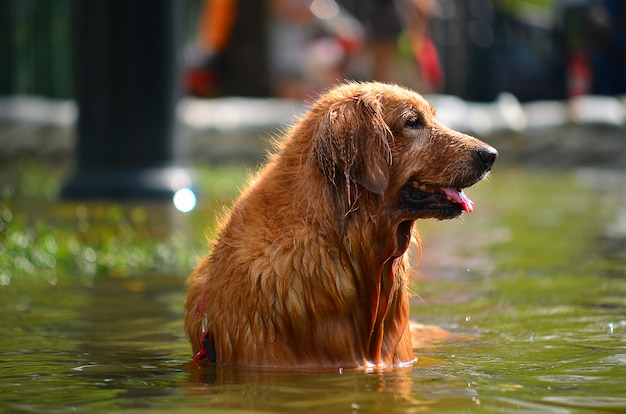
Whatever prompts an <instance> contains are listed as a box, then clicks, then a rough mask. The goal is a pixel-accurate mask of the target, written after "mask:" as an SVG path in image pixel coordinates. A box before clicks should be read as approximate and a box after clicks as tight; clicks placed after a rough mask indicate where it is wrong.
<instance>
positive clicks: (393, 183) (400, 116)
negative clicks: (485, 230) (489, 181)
mask: <svg viewBox="0 0 626 414" xmlns="http://www.w3.org/2000/svg"><path fill="white" fill-rule="evenodd" d="M312 112H313V113H314V114H315V115H314V116H313V118H314V119H315V120H316V122H317V125H316V126H315V132H314V134H313V148H314V150H313V158H314V160H313V161H314V162H315V163H316V164H317V165H318V167H319V168H320V170H321V171H322V173H323V175H324V176H325V177H326V179H327V180H328V182H329V183H330V185H331V188H332V192H333V203H334V207H335V210H336V214H337V216H338V217H341V216H342V215H343V216H345V215H346V214H347V213H348V212H349V211H351V210H353V209H355V208H358V207H359V206H358V199H359V198H362V197H369V198H370V199H372V198H373V199H375V200H376V203H377V204H378V205H379V206H381V208H382V207H384V208H386V209H387V210H386V211H387V212H389V211H390V210H393V212H394V213H395V214H397V215H399V216H398V219H399V220H401V221H404V220H415V219H419V218H437V219H449V218H453V217H456V216H458V215H460V214H461V213H462V212H463V211H465V212H468V213H469V212H471V211H472V209H473V203H472V201H471V200H470V199H469V198H468V197H467V196H466V195H465V192H464V191H463V189H464V188H466V187H469V186H471V185H473V184H475V183H477V182H478V181H480V180H481V179H482V178H483V177H485V175H487V173H488V172H489V171H490V170H491V167H492V165H493V163H494V161H495V159H496V156H497V154H498V153H497V151H496V150H495V149H494V148H492V147H490V146H489V145H487V144H485V143H483V142H481V141H479V140H478V139H476V138H473V137H470V136H468V135H465V134H462V133H459V132H456V131H453V130H451V129H448V128H446V127H444V126H443V125H442V124H441V123H439V121H438V120H437V119H436V117H435V111H434V109H433V107H432V106H431V105H430V104H429V103H428V102H427V101H426V100H425V99H424V98H423V97H422V96H420V95H419V94H417V93H415V92H412V91H409V90H407V89H404V88H401V87H399V86H394V85H386V84H381V83H351V84H347V85H342V86H339V87H337V88H335V89H332V90H331V91H329V92H328V93H326V94H325V95H322V96H321V97H320V99H319V100H318V101H317V103H316V104H315V106H314V107H313V108H312ZM369 214H371V212H370V213H369Z"/></svg>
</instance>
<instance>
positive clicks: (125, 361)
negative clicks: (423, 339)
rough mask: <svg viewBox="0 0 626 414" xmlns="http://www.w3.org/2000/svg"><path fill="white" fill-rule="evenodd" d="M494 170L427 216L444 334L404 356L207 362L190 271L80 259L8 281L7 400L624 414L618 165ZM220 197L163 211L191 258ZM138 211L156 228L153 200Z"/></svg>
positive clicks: (104, 407) (226, 408)
mask: <svg viewBox="0 0 626 414" xmlns="http://www.w3.org/2000/svg"><path fill="white" fill-rule="evenodd" d="M499 167H500V168H496V171H494V174H493V177H492V179H491V180H490V182H487V183H483V184H480V185H479V186H477V187H476V188H475V189H470V190H469V191H468V194H469V195H470V197H471V198H472V199H473V200H474V201H475V202H476V210H475V212H474V213H472V214H471V215H469V216H466V217H465V218H464V219H463V220H454V221H449V222H434V221H428V222H422V223H421V225H420V230H421V234H422V238H423V259H422V265H421V266H420V269H419V274H418V275H417V276H416V277H415V280H414V282H413V289H414V290H415V292H416V297H415V300H414V306H413V308H412V318H413V319H414V320H416V321H419V322H422V323H427V324H433V325H437V326H440V327H442V328H445V329H447V330H448V331H450V332H451V333H452V335H451V336H449V337H447V338H444V339H441V340H437V341H433V342H430V343H426V344H422V345H421V346H420V347H419V348H418V349H417V353H418V356H419V361H418V362H417V363H416V364H415V366H414V367H412V368H409V369H396V370H385V371H383V372H348V371H345V372H339V371H337V372H325V373H311V372H285V371H271V370H250V369H241V368H233V367H230V368H223V367H221V368H208V369H200V368H198V367H196V366H195V365H193V364H192V363H190V362H189V359H190V349H189V346H188V344H187V342H186V340H185V337H184V334H183V326H182V311H181V309H182V303H183V299H184V292H183V290H184V278H185V276H186V275H184V274H177V273H176V272H168V271H167V270H166V271H153V270H150V269H151V268H148V270H145V269H143V268H141V269H140V270H137V271H133V268H132V267H131V268H130V270H129V271H127V272H122V273H116V272H104V273H101V272H100V270H98V269H99V267H95V273H94V274H91V276H89V277H85V274H83V273H82V272H93V271H94V270H93V269H94V268H83V267H81V266H76V267H75V268H72V267H70V270H69V271H68V272H69V273H72V274H68V275H54V276H55V277H53V278H50V277H45V278H43V277H42V278H39V277H36V275H35V276H30V277H22V278H15V277H14V278H12V279H11V280H10V281H7V283H3V284H4V285H5V286H0V317H1V318H2V321H3V323H2V324H1V326H0V412H11V413H32V412H46V413H50V412H52V413H65V412H143V411H144V410H146V411H147V410H150V412H183V413H184V412H206V411H212V412H231V413H235V412H237V413H239V412H298V413H300V412H312V413H317V412H320V413H322V412H323V413H327V412H348V413H370V412H385V413H413V412H422V411H433V412H438V413H439V412H504V413H510V412H516V413H517V412H554V413H570V412H576V413H586V412H623V411H626V207H624V206H625V205H626V203H625V201H626V182H625V181H624V180H623V178H622V174H621V173H619V172H602V171H598V170H575V171H570V172H558V171H541V170H534V171H531V170H525V169H513V168H510V169H507V168H505V167H502V166H499ZM210 199H212V198H211V197H209V196H207V197H204V198H200V199H199V203H200V205H199V208H198V209H197V210H196V211H195V212H193V213H190V214H188V215H183V214H182V213H171V216H170V221H171V223H170V225H169V229H170V230H169V231H171V232H176V233H177V234H178V236H181V235H182V236H184V237H183V239H187V240H189V241H188V243H189V244H188V246H187V247H188V249H187V250H188V253H189V255H190V256H194V255H198V254H202V253H203V248H202V247H201V242H202V240H203V237H204V236H203V234H204V230H202V229H203V227H204V225H205V224H208V220H209V219H208V218H209V217H211V216H212V214H213V210H214V209H215V208H216V205H215V203H214V202H212V201H210ZM26 204H27V203H26ZM26 204H21V206H22V207H24V206H26ZM22 207H20V208H22ZM24 208H26V207H24ZM90 208H92V207H90ZM93 208H96V207H93ZM29 209H30V210H29V214H31V215H35V216H41V217H43V219H45V220H46V222H47V223H49V225H51V226H56V225H58V226H68V223H71V222H72V221H73V220H80V217H79V218H78V219H77V218H75V217H74V212H75V211H76V206H75V205H59V204H55V203H51V202H47V204H46V202H44V201H41V202H38V204H37V205H36V206H31V207H29ZM80 211H82V210H80V209H79V212H80ZM68 212H71V213H68ZM118 213H119V212H118ZM81 214H82V213H81ZM120 214H123V213H120ZM79 215H80V214H79ZM145 215H146V216H147V221H148V222H150V220H156V221H158V222H159V223H161V224H162V210H161V207H156V206H148V207H146V208H145ZM155 217H156V218H155ZM93 226H94V225H93V224H92V227H91V231H93ZM163 231H165V230H163V229H162V228H159V230H158V232H163ZM72 269H73V270H72ZM85 269H87V270H85ZM137 269H139V268H137ZM165 269H167V267H165ZM51 272H52V273H54V270H52V271H51ZM0 273H2V272H0ZM8 282H10V283H8Z"/></svg>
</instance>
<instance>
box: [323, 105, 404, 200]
mask: <svg viewBox="0 0 626 414" xmlns="http://www.w3.org/2000/svg"><path fill="white" fill-rule="evenodd" d="M313 139H314V145H315V153H316V156H317V162H318V165H319V167H320V169H321V170H322V172H323V173H324V175H325V176H326V178H327V179H328V180H329V181H330V182H331V183H332V184H333V185H334V186H335V187H337V189H338V190H340V191H341V190H342V188H341V187H344V186H345V190H346V192H347V196H348V201H349V200H350V193H351V189H352V188H353V186H354V183H356V184H359V185H361V186H363V187H365V188H366V189H367V190H369V191H371V192H374V193H377V194H382V193H383V192H384V191H385V190H386V189H387V186H388V185H389V167H390V164H391V149H390V147H389V141H390V140H391V139H393V134H392V133H391V130H390V129H389V126H388V125H387V124H386V123H385V121H384V119H383V114H382V106H381V103H380V101H379V100H378V98H377V97H376V96H374V95H371V94H363V95H359V96H356V97H351V98H348V99H345V100H343V101H340V102H335V103H333V104H331V105H330V107H329V108H328V109H327V110H326V112H325V113H324V115H323V116H322V118H321V119H320V122H319V125H318V126H317V129H316V132H315V134H314V137H313Z"/></svg>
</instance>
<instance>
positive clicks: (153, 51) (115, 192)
mask: <svg viewBox="0 0 626 414" xmlns="http://www.w3.org/2000/svg"><path fill="white" fill-rule="evenodd" d="M180 4H181V3H180V1H177V0H132V1H128V0H89V1H85V0H75V1H74V4H73V19H74V39H75V44H74V76H75V84H74V87H75V96H76V100H77V104H78V108H79V119H78V127H77V134H78V142H77V149H76V150H77V154H76V155H77V165H76V171H75V173H74V175H73V177H71V178H70V180H69V182H68V183H67V185H66V186H65V188H64V189H63V191H62V196H63V197H67V198H163V197H171V196H172V195H173V193H174V192H175V191H176V190H178V189H179V188H180V187H187V186H189V185H190V180H189V177H188V176H187V174H186V172H185V171H184V170H181V169H177V168H174V166H173V163H174V145H173V142H174V140H173V136H174V130H175V106H176V100H177V94H178V80H179V56H178V53H177V45H178V42H177V33H178V18H179V10H178V6H179V5H180Z"/></svg>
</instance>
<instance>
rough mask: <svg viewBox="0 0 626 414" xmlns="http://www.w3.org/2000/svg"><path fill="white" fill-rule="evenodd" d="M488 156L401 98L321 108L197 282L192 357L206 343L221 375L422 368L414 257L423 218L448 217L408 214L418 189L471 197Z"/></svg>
mask: <svg viewBox="0 0 626 414" xmlns="http://www.w3.org/2000/svg"><path fill="white" fill-rule="evenodd" d="M483 147H485V144H483V143H482V142H480V141H478V140H477V139H475V138H472V137H469V136H467V135H463V134H460V133H458V132H455V131H452V130H449V129H447V128H445V127H444V126H442V125H441V124H440V123H439V122H438V121H437V120H436V118H435V116H434V110H433V108H432V107H431V106H430V105H429V104H428V103H427V102H426V101H425V100H424V99H423V98H422V97H421V96H420V95H418V94H416V93H414V92H411V91H408V90H406V89H403V88H400V87H398V86H392V85H386V84H380V83H350V84H346V85H342V86H339V87H336V88H334V89H332V90H331V91H329V92H328V93H326V94H324V95H322V96H321V97H320V98H319V99H318V101H317V102H316V103H315V104H314V105H313V107H312V108H311V109H310V111H309V112H308V113H307V114H305V115H304V116H303V118H302V119H301V120H300V121H299V122H298V123H297V124H296V125H295V126H294V127H293V128H292V129H291V130H290V131H289V132H288V133H287V134H286V137H285V138H284V140H283V141H282V143H281V145H280V147H279V148H278V150H277V152H276V154H275V155H273V156H272V157H271V159H270V161H269V162H268V163H267V165H266V166H265V167H264V168H263V169H262V170H261V172H260V173H259V175H258V176H257V178H256V179H255V180H254V182H252V183H251V184H250V185H249V187H248V188H247V189H246V190H245V191H243V193H242V194H241V196H240V197H239V199H238V200H237V202H236V203H235V204H234V206H233V207H232V209H231V211H230V212H229V215H228V216H227V217H226V220H225V221H224V222H223V223H222V225H221V228H220V229H219V233H218V236H217V238H216V240H215V241H213V242H212V244H211V250H212V253H211V254H210V255H208V256H207V257H206V258H204V259H203V260H202V261H201V263H199V265H198V266H197V267H196V269H195V270H194V271H193V273H192V275H191V276H190V278H189V280H188V297H187V300H186V304H185V326H186V331H187V334H188V336H189V339H190V341H191V344H192V348H193V352H194V353H197V352H198V351H199V350H200V349H201V340H202V337H203V335H204V331H207V332H208V333H209V334H210V335H211V337H212V339H213V341H214V349H215V352H216V362H217V363H218V364H240V365H246V366H262V367H315V368H326V367H344V368H354V367H365V366H372V365H374V366H388V365H394V364H404V363H410V362H411V361H413V360H414V353H413V347H412V344H411V335H410V331H409V292H408V287H409V283H410V274H411V269H410V268H409V266H408V259H407V253H406V252H407V248H408V246H409V242H410V240H411V238H412V237H413V236H415V234H413V224H414V222H415V220H416V219H418V218H427V217H435V218H449V217H448V216H447V215H450V212H447V213H446V214H447V215H446V214H443V213H441V214H442V215H441V216H439V213H438V212H437V210H436V209H435V210H432V209H430V210H429V209H425V210H423V211H422V210H419V209H411V208H408V207H405V206H404V205H403V204H402V203H401V202H400V201H399V199H400V198H401V196H400V193H401V191H403V190H402V189H403V187H405V186H406V185H407V183H409V182H410V181H411V180H415V178H419V181H420V182H423V183H429V184H432V185H435V184H437V185H441V186H444V185H445V186H457V187H465V186H468V185H472V184H473V183H474V182H476V181H478V180H480V179H481V178H482V176H484V174H485V173H486V172H485V171H482V172H480V171H476V170H477V168H476V162H475V160H474V159H473V158H475V155H474V153H475V152H476V150H477V149H479V148H483ZM431 210H432V211H431ZM458 214H460V211H458V212H457V211H456V210H455V212H454V214H453V215H458ZM444 215H445V216H444Z"/></svg>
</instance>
